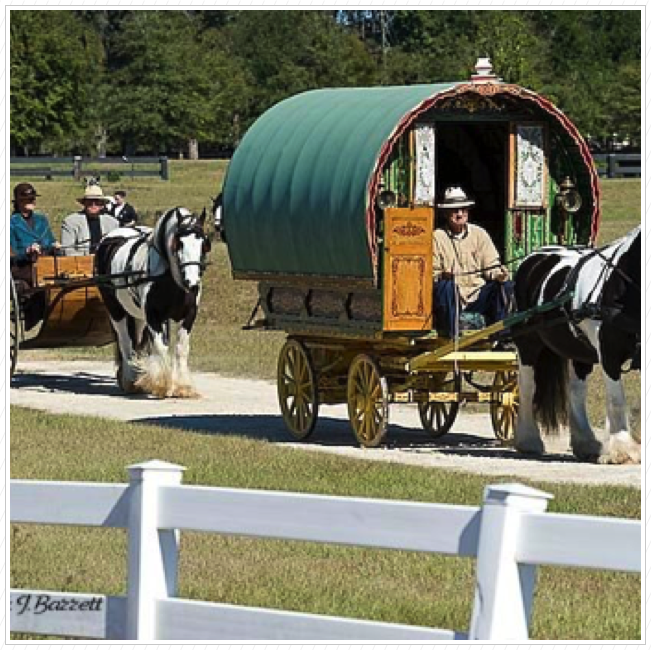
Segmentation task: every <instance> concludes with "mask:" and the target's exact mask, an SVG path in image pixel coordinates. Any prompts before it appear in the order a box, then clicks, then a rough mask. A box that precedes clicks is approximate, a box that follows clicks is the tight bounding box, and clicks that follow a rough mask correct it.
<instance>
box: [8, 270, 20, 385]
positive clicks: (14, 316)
mask: <svg viewBox="0 0 651 650" xmlns="http://www.w3.org/2000/svg"><path fill="white" fill-rule="evenodd" d="M9 290H10V296H9V299H10V301H11V302H10V315H9V358H10V366H9V376H10V377H13V375H14V371H15V370H16V364H17V363H18V350H19V348H20V340H21V338H22V332H23V321H22V318H21V313H20V302H19V301H18V292H17V291H16V285H15V284H14V281H13V278H12V279H11V282H10V287H9Z"/></svg>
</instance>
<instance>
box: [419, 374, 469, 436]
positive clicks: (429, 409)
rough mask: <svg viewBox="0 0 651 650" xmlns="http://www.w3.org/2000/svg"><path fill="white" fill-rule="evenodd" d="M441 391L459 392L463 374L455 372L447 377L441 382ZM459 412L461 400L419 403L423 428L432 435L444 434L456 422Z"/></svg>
mask: <svg viewBox="0 0 651 650" xmlns="http://www.w3.org/2000/svg"><path fill="white" fill-rule="evenodd" d="M440 388H441V391H444V392H448V391H450V390H452V391H454V392H455V393H458V392H459V391H460V390H461V375H460V374H459V373H454V374H453V375H452V377H451V378H450V379H446V380H444V381H443V382H442V384H441V387H440ZM457 413H459V402H420V403H419V404H418V414H419V415H420V422H421V424H422V425H423V429H425V431H427V433H429V434H430V435H431V436H432V437H434V438H440V437H441V436H444V435H445V434H446V433H448V431H450V429H451V428H452V425H453V424H454V421H455V420H456V418H457Z"/></svg>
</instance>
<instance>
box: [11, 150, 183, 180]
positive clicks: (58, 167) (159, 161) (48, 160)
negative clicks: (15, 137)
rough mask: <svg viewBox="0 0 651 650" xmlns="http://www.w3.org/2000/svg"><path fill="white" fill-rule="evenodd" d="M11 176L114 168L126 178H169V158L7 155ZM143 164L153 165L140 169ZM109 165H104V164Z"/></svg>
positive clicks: (99, 171)
mask: <svg viewBox="0 0 651 650" xmlns="http://www.w3.org/2000/svg"><path fill="white" fill-rule="evenodd" d="M9 162H10V170H11V176H15V177H31V178H37V177H44V178H48V179H51V178H52V177H54V176H67V177H68V178H73V179H74V180H77V181H78V180H81V179H82V178H83V177H84V176H91V175H92V176H101V175H102V174H103V173H104V172H108V173H110V172H117V173H119V174H120V176H127V177H130V178H136V177H143V176H158V177H160V178H161V180H164V181H168V180H169V179H170V169H169V160H168V158H167V157H166V156H133V157H129V158H127V157H124V158H123V157H120V156H114V157H107V158H84V157H83V156H71V157H64V158H57V157H51V156H30V157H25V158H20V157H15V158H10V161H9ZM143 165H148V166H150V167H153V166H155V167H153V168H151V169H142V166H143ZM109 166H110V167H111V169H108V167H109Z"/></svg>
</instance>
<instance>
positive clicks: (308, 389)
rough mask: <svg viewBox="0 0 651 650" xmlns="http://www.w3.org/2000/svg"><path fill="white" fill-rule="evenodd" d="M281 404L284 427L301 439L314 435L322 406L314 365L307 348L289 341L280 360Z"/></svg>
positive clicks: (296, 342) (279, 386)
mask: <svg viewBox="0 0 651 650" xmlns="http://www.w3.org/2000/svg"><path fill="white" fill-rule="evenodd" d="M277 386H278V401H279V403H280V410H281V412H282V414H283V419H284V421H285V425H286V426H287V428H288V429H289V431H290V432H291V433H292V435H294V437H296V438H298V439H299V440H302V439H304V438H306V437H307V436H309V435H310V433H312V431H313V430H314V426H315V424H316V421H317V417H318V411H319V404H318V391H317V381H316V373H315V370H314V366H313V364H312V359H311V357H310V353H309V351H308V349H307V348H306V347H305V346H304V345H303V344H302V343H300V342H299V341H295V340H293V339H290V340H288V341H287V342H286V343H285V345H284V346H283V348H282V350H281V351H280V355H279V358H278V381H277Z"/></svg>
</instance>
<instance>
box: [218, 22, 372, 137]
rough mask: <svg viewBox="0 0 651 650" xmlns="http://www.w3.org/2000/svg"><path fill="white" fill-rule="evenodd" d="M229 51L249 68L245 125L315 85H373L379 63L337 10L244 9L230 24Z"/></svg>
mask: <svg viewBox="0 0 651 650" xmlns="http://www.w3.org/2000/svg"><path fill="white" fill-rule="evenodd" d="M225 35H226V36H227V38H228V42H229V45H228V47H229V50H230V52H231V55H232V56H233V57H234V58H237V59H238V60H239V61H240V62H241V64H242V66H243V67H246V69H247V70H248V72H249V74H250V77H251V81H252V93H251V103H250V105H249V107H248V111H247V114H246V116H245V118H244V124H243V126H244V127H246V126H248V125H249V124H250V123H251V122H252V121H253V119H255V118H256V117H257V116H258V115H260V114H261V113H262V112H264V111H265V110H266V109H267V108H269V107H270V106H273V105H274V104H276V103H277V102H279V101H281V100H282V99H285V98H287V97H290V96H292V95H295V94H297V93H299V92H302V91H305V90H310V89H313V88H324V87H333V86H354V85H368V84H369V83H372V82H373V80H374V77H375V69H376V67H375V63H374V61H373V59H372V57H371V56H370V54H369V53H368V51H367V49H366V48H365V47H364V44H363V43H362V42H361V41H360V40H359V39H358V38H357V36H356V35H354V34H351V33H350V32H348V31H347V30H346V29H345V28H344V27H343V26H342V25H340V24H338V23H337V22H336V20H335V17H334V16H333V14H332V12H322V11H243V12H240V13H239V14H238V16H237V18H236V19H235V20H234V21H232V23H231V24H230V25H229V26H228V27H227V29H226V31H225Z"/></svg>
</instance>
